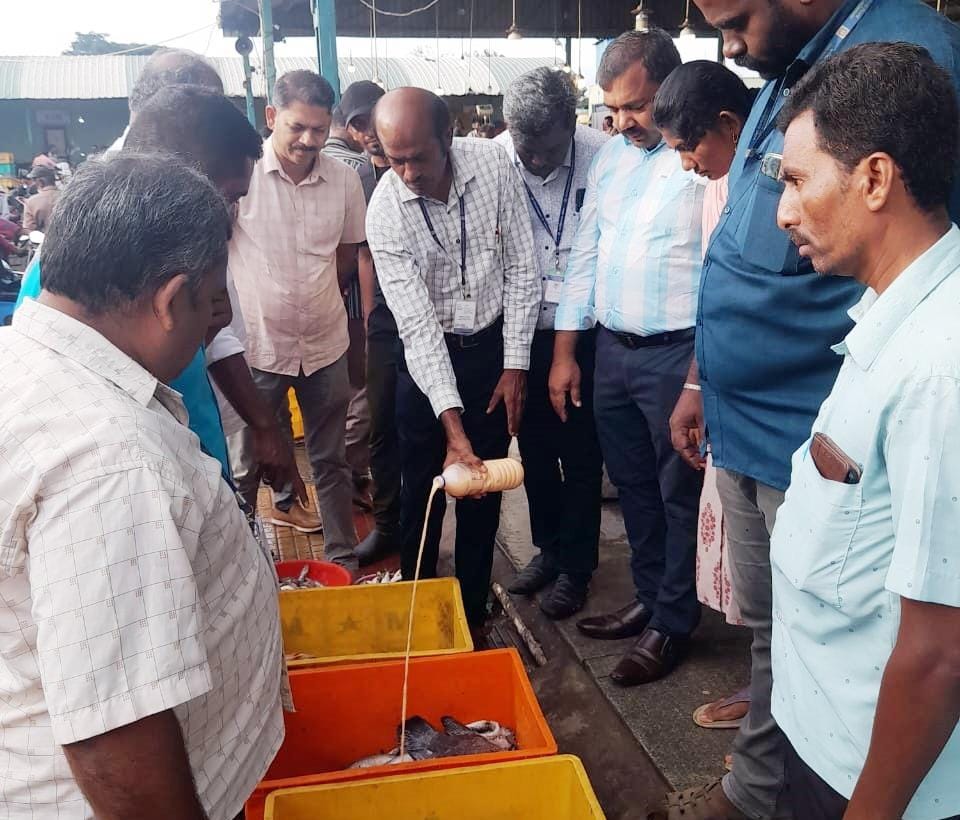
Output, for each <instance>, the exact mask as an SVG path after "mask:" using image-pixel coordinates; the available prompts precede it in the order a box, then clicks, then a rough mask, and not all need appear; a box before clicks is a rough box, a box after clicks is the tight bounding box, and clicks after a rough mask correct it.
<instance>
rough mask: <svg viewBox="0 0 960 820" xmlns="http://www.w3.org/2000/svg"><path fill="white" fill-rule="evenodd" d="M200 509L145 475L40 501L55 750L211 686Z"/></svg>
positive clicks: (41, 597)
mask: <svg viewBox="0 0 960 820" xmlns="http://www.w3.org/2000/svg"><path fill="white" fill-rule="evenodd" d="M191 506H192V502H191V500H190V499H189V497H188V496H187V494H186V493H182V494H181V493H174V492H172V491H171V489H170V486H169V482H168V481H166V480H164V479H162V478H161V477H160V476H159V475H158V474H156V473H155V472H153V471H151V470H150V469H148V468H146V467H143V468H133V469H130V468H126V469H118V470H116V471H115V472H105V473H104V474H102V475H98V476H96V477H94V478H85V479H83V480H81V481H78V482H77V483H75V484H73V485H72V486H70V487H69V488H67V489H63V490H60V491H58V492H56V493H53V494H51V495H48V496H45V497H44V498H42V500H40V501H39V502H38V504H37V508H36V510H37V511H36V516H35V518H34V520H33V522H32V523H31V524H30V525H29V527H28V528H27V533H26V535H27V543H28V545H29V573H30V587H31V592H32V601H33V604H32V614H33V618H34V621H35V623H36V628H37V638H36V641H37V644H36V645H37V654H38V657H39V667H40V678H41V682H42V685H43V692H44V700H45V702H46V705H47V708H48V709H49V713H50V721H51V727H52V731H53V735H54V738H55V740H56V741H57V742H58V743H60V744H66V743H75V742H77V741H80V740H84V739H86V738H89V737H94V736H96V735H100V734H103V733H105V732H109V731H111V730H112V729H116V728H118V727H120V726H124V725H127V724H130V723H133V722H135V721H137V720H140V719H142V718H144V717H148V716H149V715H153V714H157V713H159V712H162V711H165V710H167V709H171V708H173V707H175V706H178V705H180V704H182V703H185V702H187V701H189V700H193V699H194V698H196V697H198V696H200V695H203V694H204V693H206V692H208V691H209V690H210V688H211V686H212V682H211V674H210V666H209V663H208V659H207V655H206V650H205V647H204V643H203V639H202V627H203V625H202V623H201V614H200V613H201V606H200V603H201V602H200V601H199V599H198V587H197V583H196V579H195V576H194V569H193V566H192V563H191V555H194V554H195V553H196V550H197V544H196V543H195V542H196V539H197V537H198V536H197V533H196V532H195V531H193V525H192V524H190V525H186V522H187V520H188V519H191V520H192V516H191V515H190V511H191ZM191 542H193V543H191Z"/></svg>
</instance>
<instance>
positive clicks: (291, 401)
mask: <svg viewBox="0 0 960 820" xmlns="http://www.w3.org/2000/svg"><path fill="white" fill-rule="evenodd" d="M287 404H288V405H289V406H290V426H291V427H292V428H293V438H294V439H301V438H303V414H302V413H301V412H300V405H299V404H298V403H297V394H296V393H294V392H293V388H292V387H291V388H290V389H289V390H288V391H287Z"/></svg>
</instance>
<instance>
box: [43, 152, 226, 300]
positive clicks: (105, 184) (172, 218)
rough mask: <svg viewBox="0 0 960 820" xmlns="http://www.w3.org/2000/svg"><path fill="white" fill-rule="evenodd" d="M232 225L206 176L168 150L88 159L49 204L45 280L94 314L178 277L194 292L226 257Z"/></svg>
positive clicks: (46, 284)
mask: <svg viewBox="0 0 960 820" xmlns="http://www.w3.org/2000/svg"><path fill="white" fill-rule="evenodd" d="M230 223H231V219H230V214H229V212H228V210H227V206H226V203H225V202H224V200H223V197H221V196H220V193H219V192H218V191H217V189H216V188H215V187H214V186H213V183H211V182H210V181H209V180H208V179H207V178H206V177H205V176H203V175H202V174H200V173H199V172H198V171H196V170H194V169H193V168H190V167H189V166H187V165H185V164H184V163H182V162H181V161H180V160H178V159H177V158H176V157H173V156H171V155H169V154H144V153H140V152H137V151H121V152H119V153H117V154H114V155H113V156H110V157H106V158H100V159H91V160H88V161H87V162H85V163H84V164H83V166H82V167H81V168H80V170H79V171H77V172H76V174H74V176H73V178H72V179H71V180H70V184H69V185H68V186H67V187H66V189H65V190H64V191H63V193H62V194H61V195H60V199H59V200H58V201H57V204H56V207H55V208H54V209H53V216H52V217H51V220H50V224H49V226H48V229H47V233H46V238H45V239H44V242H43V287H44V289H45V290H48V291H50V292H51V293H55V294H59V295H61V296H65V297H67V298H68V299H72V300H73V301H74V302H76V303H78V304H80V305H82V306H83V307H84V308H86V310H88V311H89V312H90V313H93V314H102V313H105V312H108V311H110V310H117V309H124V308H125V307H127V306H129V305H131V304H133V303H135V302H136V301H137V300H139V299H140V298H142V297H144V296H149V295H151V294H153V293H155V292H156V291H157V289H158V288H160V287H162V286H163V285H164V284H165V283H166V282H168V281H169V280H170V279H172V278H173V277H174V276H177V275H179V274H186V275H187V277H188V278H189V280H190V285H191V287H192V288H194V289H196V288H197V287H199V285H200V283H201V282H202V281H203V278H204V276H205V275H207V274H208V273H209V272H210V271H212V270H213V269H215V268H216V266H217V265H218V264H223V263H225V261H226V256H227V242H228V241H229V239H230V231H231V227H230ZM184 226H186V229H185V227H184Z"/></svg>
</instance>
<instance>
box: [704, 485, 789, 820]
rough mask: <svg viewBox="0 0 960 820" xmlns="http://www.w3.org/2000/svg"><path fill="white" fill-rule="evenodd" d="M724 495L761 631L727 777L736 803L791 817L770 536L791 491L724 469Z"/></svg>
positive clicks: (737, 570)
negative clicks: (773, 653) (775, 710)
mask: <svg viewBox="0 0 960 820" xmlns="http://www.w3.org/2000/svg"><path fill="white" fill-rule="evenodd" d="M717 491H718V492H719V494H720V503H721V505H722V507H723V524H724V529H725V531H726V537H727V550H728V552H729V555H730V574H731V582H732V586H733V594H734V595H735V596H736V599H737V604H738V605H739V606H740V613H741V615H742V617H743V622H744V623H745V624H746V625H747V626H748V627H749V628H750V629H751V630H752V631H753V643H752V645H751V648H750V653H751V669H750V711H749V712H748V713H747V716H746V718H745V719H744V721H743V723H742V724H741V726H740V730H739V731H738V732H737V736H736V738H735V739H734V741H733V771H732V772H730V773H729V774H727V776H726V777H724V779H723V791H724V793H725V794H726V795H727V797H728V798H729V799H730V801H731V802H732V803H733V804H734V805H735V806H736V807H737V808H738V809H740V811H742V812H743V813H744V814H746V815H747V816H749V817H752V818H756V820H770V819H771V818H788V817H790V811H789V801H788V797H787V795H786V793H785V788H784V787H785V784H786V779H787V778H786V767H787V751H788V749H789V743H788V741H787V739H786V737H785V736H784V734H783V733H782V732H781V731H780V728H779V727H778V726H777V724H776V721H774V719H773V716H772V715H771V714H770V696H771V692H772V689H773V674H772V670H771V663H770V637H771V631H772V620H773V589H772V580H771V575H770V533H772V532H773V526H774V524H775V523H776V520H777V510H778V509H779V507H780V505H781V504H782V503H783V492H782V491H780V490H776V489H774V488H773V487H768V486H767V485H766V484H761V483H760V482H759V481H755V480H754V479H752V478H747V477H746V476H743V475H740V474H739V473H734V472H730V471H729V470H717Z"/></svg>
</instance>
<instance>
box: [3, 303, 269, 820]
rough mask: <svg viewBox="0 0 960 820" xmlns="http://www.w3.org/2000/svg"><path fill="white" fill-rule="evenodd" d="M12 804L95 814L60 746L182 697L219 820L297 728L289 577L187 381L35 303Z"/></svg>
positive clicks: (8, 588)
mask: <svg viewBox="0 0 960 820" xmlns="http://www.w3.org/2000/svg"><path fill="white" fill-rule="evenodd" d="M0 383H2V384H3V385H4V391H3V394H2V398H0V804H2V805H3V808H4V809H5V812H4V817H8V818H15V820H20V819H21V818H22V819H23V820H26V819H27V818H31V820H37V818H58V820H87V819H88V818H92V817H93V813H92V811H91V809H90V807H89V805H88V804H87V803H86V801H85V800H84V798H83V795H82V794H81V792H80V789H79V787H78V786H77V784H76V782H75V781H74V780H73V778H72V776H71V773H70V770H69V768H68V765H67V762H66V759H65V758H64V755H63V752H62V750H61V748H60V747H61V746H62V745H63V744H69V743H73V742H76V741H80V740H83V739H86V738H90V737H94V736H96V735H100V734H103V733H105V732H108V731H110V730H112V729H115V728H117V727H120V726H124V725H126V724H130V723H133V722H135V721H137V720H139V719H141V718H144V717H147V716H149V715H153V714H156V713H159V712H162V711H165V710H168V709H173V711H174V714H175V715H176V717H177V719H178V720H179V722H180V726H181V729H182V732H183V737H184V742H185V744H186V750H187V753H188V755H189V759H190V764H191V769H192V772H193V777H194V781H195V783H196V788H197V793H198V794H199V796H200V799H201V801H202V803H203V805H204V808H205V809H206V811H207V814H208V816H209V818H210V820H232V819H233V818H234V817H235V816H236V815H237V813H238V812H239V811H240V810H241V808H242V806H243V803H244V801H245V799H246V798H247V797H248V796H249V795H250V793H251V792H252V790H253V788H254V787H255V786H256V784H257V782H258V781H259V780H260V779H261V778H262V776H263V775H264V773H265V772H266V769H267V766H268V764H269V763H270V761H271V760H272V759H273V757H274V755H275V754H276V751H277V749H278V748H279V746H280V742H281V740H282V738H283V720H282V715H281V711H280V670H281V663H282V650H281V645H280V628H279V617H278V611H277V585H276V580H275V579H276V576H275V574H274V572H273V568H272V566H271V564H270V561H269V558H268V557H267V556H266V555H264V553H263V551H262V550H261V549H260V547H259V546H258V545H257V543H256V541H255V540H254V539H253V537H252V535H251V533H250V530H249V528H248V527H247V524H246V521H245V519H244V516H243V514H242V513H241V512H240V509H239V507H238V506H237V504H236V501H235V499H234V496H233V493H232V492H231V490H230V489H229V487H228V486H227V484H226V483H225V482H224V481H223V480H222V479H221V477H220V465H219V464H218V463H217V462H216V461H215V460H214V459H212V458H210V457H208V456H206V455H204V454H203V453H202V452H201V451H200V446H199V442H198V439H197V437H196V436H195V435H194V434H193V433H192V432H190V430H189V429H188V428H187V426H186V412H185V410H184V408H183V404H182V402H181V400H180V396H179V395H178V394H177V393H176V392H174V391H173V390H171V389H170V388H168V387H166V386H165V385H163V384H160V383H159V382H158V381H157V380H156V379H155V378H154V377H153V376H152V375H150V374H149V373H148V372H147V371H146V370H144V369H143V368H142V367H141V366H140V365H138V364H137V363H135V362H134V361H133V360H131V359H130V358H128V357H127V356H126V355H125V354H123V353H122V352H121V351H120V350H118V349H117V348H116V347H114V346H113V345H111V344H110V343H109V342H108V341H107V340H106V339H105V338H104V337H102V336H101V335H100V334H98V333H97V332H96V331H94V330H93V329H92V328H90V327H88V326H87V325H84V324H81V323H80V322H78V321H76V320H74V319H71V318H69V317H67V316H66V315H64V314H62V313H60V312H58V311H56V310H53V309H51V308H49V307H46V306H44V305H41V304H39V303H36V302H33V301H27V302H25V303H24V304H23V306H22V307H21V308H20V310H19V311H17V314H16V316H15V317H14V322H13V327H12V328H4V329H2V330H0Z"/></svg>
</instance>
